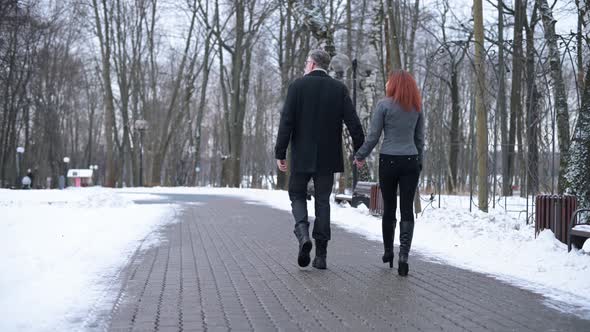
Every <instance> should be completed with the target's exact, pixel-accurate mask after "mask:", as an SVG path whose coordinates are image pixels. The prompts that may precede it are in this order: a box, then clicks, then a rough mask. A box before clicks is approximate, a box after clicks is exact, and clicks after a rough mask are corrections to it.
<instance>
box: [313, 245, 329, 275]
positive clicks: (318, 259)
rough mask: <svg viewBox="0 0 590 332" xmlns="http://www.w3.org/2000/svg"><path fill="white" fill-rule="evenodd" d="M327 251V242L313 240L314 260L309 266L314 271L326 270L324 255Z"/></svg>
mask: <svg viewBox="0 0 590 332" xmlns="http://www.w3.org/2000/svg"><path fill="white" fill-rule="evenodd" d="M327 251H328V241H325V240H315V258H314V259H313V263H312V264H311V266H313V267H315V268H316V269H320V270H325V269H326V253H327Z"/></svg>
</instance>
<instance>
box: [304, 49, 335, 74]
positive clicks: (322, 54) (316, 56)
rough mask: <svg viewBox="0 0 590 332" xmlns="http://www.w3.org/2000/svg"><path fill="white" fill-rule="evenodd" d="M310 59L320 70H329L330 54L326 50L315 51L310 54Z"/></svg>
mask: <svg viewBox="0 0 590 332" xmlns="http://www.w3.org/2000/svg"><path fill="white" fill-rule="evenodd" d="M309 58H310V59H311V60H312V61H313V62H314V63H315V64H316V65H317V66H318V67H320V68H322V69H325V70H328V67H329V66H330V59H331V57H330V54H329V53H328V52H326V51H324V50H313V51H311V52H309Z"/></svg>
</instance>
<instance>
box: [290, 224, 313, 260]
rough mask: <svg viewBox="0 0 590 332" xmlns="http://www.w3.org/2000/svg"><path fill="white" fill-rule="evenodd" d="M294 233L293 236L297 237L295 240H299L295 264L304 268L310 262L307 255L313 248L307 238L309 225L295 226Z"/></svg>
mask: <svg viewBox="0 0 590 332" xmlns="http://www.w3.org/2000/svg"><path fill="white" fill-rule="evenodd" d="M294 233H295V236H297V240H299V255H298V256H297V264H299V266H301V267H306V266H308V265H309V262H310V261H311V257H309V253H310V252H311V248H312V247H313V244H312V243H311V240H310V238H309V225H306V224H298V225H297V226H295V231H294Z"/></svg>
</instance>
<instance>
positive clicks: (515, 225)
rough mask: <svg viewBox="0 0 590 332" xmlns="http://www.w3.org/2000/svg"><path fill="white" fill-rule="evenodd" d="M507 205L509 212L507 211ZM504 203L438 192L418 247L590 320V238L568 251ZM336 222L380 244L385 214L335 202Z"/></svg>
mask: <svg viewBox="0 0 590 332" xmlns="http://www.w3.org/2000/svg"><path fill="white" fill-rule="evenodd" d="M133 190H134V191H136V192H146V189H133ZM147 192H155V193H166V192H174V193H199V194H214V195H215V194H217V195H233V196H238V197H241V198H244V199H246V200H251V201H253V202H258V203H263V204H266V205H270V206H272V207H274V208H278V209H281V210H285V211H290V209H291V206H290V202H289V198H288V194H287V193H286V192H284V191H266V190H248V189H218V188H150V189H148V190H147ZM424 198H425V199H426V197H424ZM506 203H507V206H508V209H507V210H508V212H506V210H505V209H503V208H502V207H503V206H504V204H506ZM499 204H501V207H497V208H496V209H495V210H493V209H492V210H491V212H490V213H487V214H486V213H483V212H480V211H477V208H476V207H474V208H473V212H469V197H465V196H442V197H441V208H438V197H437V200H436V201H435V204H433V206H430V207H427V208H426V209H425V210H424V213H423V215H421V216H419V218H418V219H417V221H416V226H415V231H414V240H413V244H412V250H413V251H414V252H418V253H420V254H422V255H423V256H425V257H427V258H428V259H431V260H432V261H435V262H438V263H441V264H452V265H455V266H458V267H461V268H465V269H469V270H473V271H477V272H481V273H485V274H488V275H491V276H494V277H496V278H498V279H501V280H504V281H507V282H509V283H511V284H514V285H516V286H519V287H523V288H526V289H529V290H532V291H535V292H537V293H539V294H543V295H545V296H547V298H548V299H549V300H548V301H547V305H550V306H553V307H556V308H557V309H560V310H563V311H566V312H572V313H575V314H578V315H580V316H582V317H584V318H588V319H590V278H589V277H588V276H589V274H590V255H589V254H590V247H589V246H590V241H586V243H585V248H584V249H586V254H585V253H584V251H583V250H579V251H578V250H572V252H570V253H568V252H567V246H566V245H565V244H563V243H561V242H559V241H558V240H557V239H555V237H554V236H553V233H551V231H549V230H545V231H543V232H542V233H541V234H539V236H537V238H535V234H534V225H533V224H529V225H527V224H526V217H525V215H526V214H525V213H524V212H519V211H521V210H525V209H526V206H525V204H526V200H524V199H521V198H517V197H514V198H510V199H509V200H508V201H507V202H504V200H501V201H500V202H499ZM423 206H425V204H424V203H423ZM490 206H491V204H490ZM308 209H309V214H310V216H313V214H314V208H313V201H312V202H308ZM529 209H530V207H529ZM398 220H399V210H398ZM332 223H333V224H335V225H338V226H340V227H342V228H344V229H346V230H348V231H351V232H356V233H359V234H361V235H363V236H365V237H367V238H368V239H370V240H375V241H382V237H381V219H380V218H379V217H374V216H371V215H370V213H369V211H368V209H367V208H359V209H353V208H351V207H349V206H346V205H338V204H336V203H332ZM398 230H399V228H398V229H396V237H395V243H396V244H399V232H398ZM333 241H338V239H337V238H335V239H333ZM377 258H378V257H375V259H377ZM551 300H552V301H551Z"/></svg>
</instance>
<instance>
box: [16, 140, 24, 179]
mask: <svg viewBox="0 0 590 332" xmlns="http://www.w3.org/2000/svg"><path fill="white" fill-rule="evenodd" d="M23 153H25V148H23V147H22V146H19V147H17V148H16V188H18V187H19V185H20V161H21V159H22V155H23Z"/></svg>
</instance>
